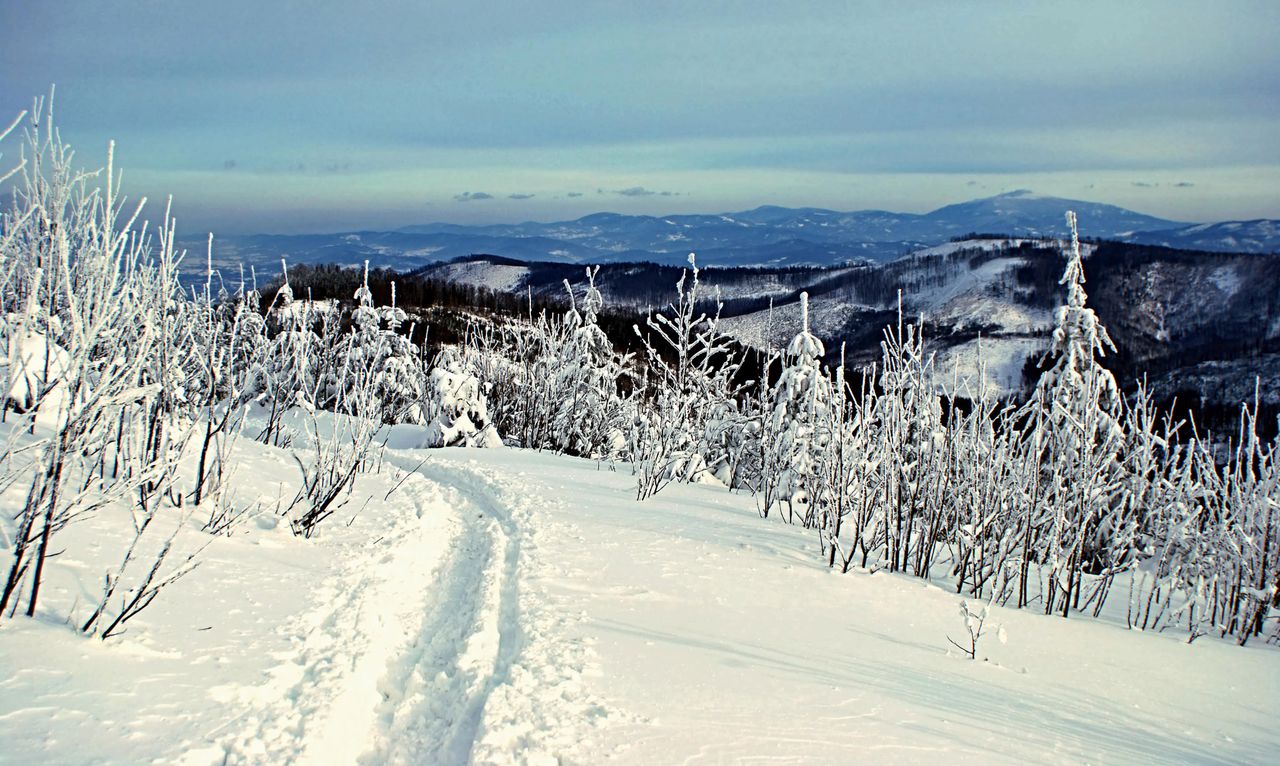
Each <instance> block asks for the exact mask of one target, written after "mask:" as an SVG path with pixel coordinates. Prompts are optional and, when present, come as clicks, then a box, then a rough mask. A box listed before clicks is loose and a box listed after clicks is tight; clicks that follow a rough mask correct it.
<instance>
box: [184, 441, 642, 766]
mask: <svg viewBox="0 0 1280 766" xmlns="http://www.w3.org/2000/svg"><path fill="white" fill-rule="evenodd" d="M387 459H388V462H390V463H392V464H393V465H397V466H398V467H400V468H402V469H404V470H407V471H415V469H416V471H415V472H416V474H417V475H416V476H412V477H410V478H409V480H407V481H406V482H405V483H404V486H402V487H401V488H400V490H398V494H399V495H400V497H401V498H407V499H408V502H407V503H405V502H404V500H401V499H400V498H397V497H396V496H395V495H393V496H392V497H393V500H392V501H391V502H398V503H400V504H404V505H406V511H405V515H406V518H404V519H401V520H400V521H399V523H398V524H397V525H396V526H395V527H394V528H393V529H390V530H388V532H387V534H386V535H385V536H383V537H382V538H379V539H378V540H375V541H374V542H372V543H369V544H367V545H366V546H365V550H363V551H360V552H358V553H355V554H353V555H350V556H348V557H346V561H345V562H344V563H343V565H342V566H341V571H340V572H339V573H338V574H337V575H335V576H333V577H331V578H329V579H328V580H327V581H326V582H325V583H324V584H323V585H322V586H320V588H319V589H318V591H317V597H316V602H317V604H318V605H319V606H317V607H315V608H313V609H312V610H309V611H308V612H307V613H306V614H303V615H302V616H300V617H299V618H297V619H296V620H295V623H294V624H293V625H292V626H291V627H290V628H289V630H290V632H291V633H292V634H293V635H294V636H295V637H296V638H295V642H296V644H297V648H296V650H294V651H292V652H290V653H289V654H288V655H286V656H282V657H280V659H281V660H282V661H281V663H280V664H279V665H278V666H276V668H275V669H274V670H273V671H272V672H271V674H270V675H271V677H270V679H269V680H268V681H267V682H266V683H265V684H264V685H262V686H261V687H258V688H256V689H253V690H250V691H242V692H241V693H240V695H239V698H238V699H229V700H227V701H228V702H239V703H241V704H248V705H250V706H251V707H252V708H253V711H254V712H252V713H250V714H247V715H246V716H243V717H241V718H240V719H238V721H237V723H238V726H237V727H236V728H238V729H239V732H238V733H237V734H235V735H233V736H231V737H230V738H228V739H224V740H223V742H222V744H221V747H220V748H216V750H219V751H220V752H219V753H217V754H216V755H214V754H211V753H210V751H209V750H200V751H192V753H191V756H192V757H191V758H189V759H188V762H189V763H195V762H208V761H204V760H203V759H204V758H209V757H210V756H211V755H214V757H212V758H211V760H212V761H213V762H221V763H226V764H242V763H243V764H249V763H253V764H257V763H308V764H328V763H362V764H383V763H387V764H466V763H484V764H489V763H493V764H507V763H510V764H524V763H528V764H541V763H546V764H555V763H571V762H576V761H577V759H576V758H574V757H572V753H573V751H574V750H575V749H580V748H581V744H582V740H583V733H584V731H585V730H586V729H588V728H591V727H594V726H597V725H600V724H601V723H604V722H606V721H610V722H617V720H619V716H618V715H617V714H614V713H610V712H609V711H608V710H607V709H606V708H605V707H604V706H603V705H602V704H601V703H600V702H599V701H597V700H596V699H594V698H592V697H591V696H590V695H587V694H586V693H585V692H584V685H583V682H582V678H583V675H584V674H588V673H591V672H592V671H593V670H594V669H595V666H594V665H593V662H592V658H591V652H590V650H589V648H588V647H586V646H585V645H584V644H583V643H582V642H575V641H572V640H570V641H566V640H564V639H563V638H561V636H563V634H564V627H565V625H566V624H568V623H569V622H570V621H572V620H576V619H580V618H570V617H566V616H555V615H551V614H547V613H546V610H545V608H543V609H538V608H537V605H538V604H545V603H546V602H545V599H538V600H535V601H536V604H535V606H534V608H533V610H532V611H528V612H522V604H521V598H520V587H521V583H522V582H532V583H534V585H532V586H531V587H535V588H536V587H538V586H537V585H536V583H537V581H538V579H539V577H538V576H537V569H538V566H539V564H538V562H533V561H531V560H530V557H529V556H527V555H526V548H530V547H532V539H531V536H532V530H531V528H529V527H528V525H522V524H521V523H520V519H522V518H527V516H528V514H529V513H530V510H531V505H532V502H533V501H534V500H535V499H536V500H537V501H540V502H547V501H546V500H545V495H544V494H543V493H539V492H536V491H533V488H531V487H529V486H527V485H523V484H520V485H515V486H508V487H500V485H499V484H498V483H497V482H495V481H494V479H493V478H491V477H489V476H487V475H486V474H485V472H483V471H482V470H480V469H478V468H476V467H473V466H465V465H457V464H453V463H450V462H449V461H447V460H441V459H437V458H436V457H434V456H433V457H431V458H430V459H429V460H428V461H426V462H425V463H419V462H418V461H419V459H420V458H414V457H413V455H411V454H408V453H403V454H393V453H389V454H388V458H387ZM540 496H541V497H540ZM410 510H411V511H412V512H410Z"/></svg>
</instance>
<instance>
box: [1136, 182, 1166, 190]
mask: <svg viewBox="0 0 1280 766" xmlns="http://www.w3.org/2000/svg"><path fill="white" fill-rule="evenodd" d="M1131 183H1132V184H1133V185H1134V186H1136V187H1138V188H1139V189H1154V188H1155V187H1157V186H1159V185H1160V184H1151V183H1147V182H1146V181H1132V182H1131Z"/></svg>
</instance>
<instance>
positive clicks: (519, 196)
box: [507, 194, 537, 199]
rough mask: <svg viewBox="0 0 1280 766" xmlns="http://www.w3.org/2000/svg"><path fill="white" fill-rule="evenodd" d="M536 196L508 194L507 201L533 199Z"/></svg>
mask: <svg viewBox="0 0 1280 766" xmlns="http://www.w3.org/2000/svg"><path fill="white" fill-rule="evenodd" d="M536 196H537V195H536V194H508V195H507V199H533V198H534V197H536Z"/></svg>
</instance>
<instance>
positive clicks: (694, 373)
mask: <svg viewBox="0 0 1280 766" xmlns="http://www.w3.org/2000/svg"><path fill="white" fill-rule="evenodd" d="M690 277H691V279H690ZM700 295H701V285H700V283H699V279H698V266H697V261H696V259H695V257H694V255H693V254H692V253H690V254H689V269H688V270H685V271H682V272H681V274H680V279H679V280H678V281H677V282H676V296H677V297H676V300H675V301H674V302H673V303H671V304H670V305H669V306H668V313H657V314H651V315H650V316H649V317H648V318H647V320H646V322H645V326H646V330H647V332H641V330H640V328H639V326H635V327H634V328H633V329H634V331H635V333H636V335H638V336H639V337H640V340H641V343H642V344H643V345H644V349H645V354H644V364H645V370H646V371H645V375H644V377H643V378H642V380H643V382H644V386H643V391H644V396H645V397H646V401H645V402H644V403H643V404H642V405H640V406H638V407H636V408H635V409H634V410H633V413H634V419H633V421H632V424H631V428H630V433H629V437H628V441H629V451H630V454H631V456H632V461H633V464H634V466H635V471H636V478H637V481H636V497H637V499H641V500H643V499H644V498H647V497H649V496H651V495H653V494H655V493H657V492H658V491H660V490H661V489H662V488H663V487H665V486H666V485H667V484H669V483H670V482H672V481H693V480H694V479H697V478H700V477H702V476H706V475H709V472H710V471H713V470H714V469H715V468H716V467H717V466H718V465H719V464H720V463H722V462H725V461H726V460H729V459H730V458H729V456H727V455H724V454H709V446H710V445H711V444H713V443H723V442H722V441H721V440H720V439H719V438H717V437H715V436H714V435H713V436H712V437H711V438H708V418H709V417H710V415H711V414H712V413H719V414H721V415H723V413H724V412H725V408H724V406H723V405H724V403H725V402H726V401H727V400H729V399H733V398H735V397H736V395H737V394H738V392H739V385H738V383H737V382H736V381H735V375H736V373H737V370H738V367H739V366H740V364H741V361H740V360H739V359H737V358H735V356H734V354H733V351H732V348H731V346H730V344H729V342H728V338H727V337H726V336H724V335H723V334H722V333H721V332H720V314H719V309H720V301H719V300H717V301H716V312H715V313H714V314H708V313H707V312H705V311H703V310H702V308H701V298H700ZM712 433H713V434H714V433H715V429H713V430H712Z"/></svg>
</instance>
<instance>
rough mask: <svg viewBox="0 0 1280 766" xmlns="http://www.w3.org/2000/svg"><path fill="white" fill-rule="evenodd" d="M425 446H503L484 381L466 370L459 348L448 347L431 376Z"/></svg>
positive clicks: (428, 381) (442, 352) (428, 385)
mask: <svg viewBox="0 0 1280 766" xmlns="http://www.w3.org/2000/svg"><path fill="white" fill-rule="evenodd" d="M423 409H424V415H425V416H426V420H427V425H426V443H425V444H424V445H423V446H425V447H500V446H502V437H500V436H499V435H498V431H497V429H496V428H494V427H493V423H492V422H490V420H489V403H488V402H487V401H485V397H484V394H483V393H482V392H481V390H480V381H479V379H477V378H476V377H475V376H474V375H472V374H470V373H469V372H467V371H466V370H465V369H463V365H462V363H461V360H460V358H459V356H458V354H457V352H456V351H454V350H453V349H448V348H446V349H444V350H443V351H441V352H440V355H439V356H438V357H437V358H436V362H435V366H434V367H433V368H432V369H431V373H430V375H429V376H428V378H427V399H426V403H425V406H424V408H423Z"/></svg>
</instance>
